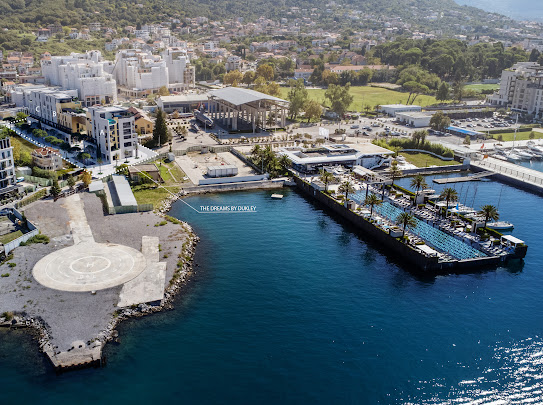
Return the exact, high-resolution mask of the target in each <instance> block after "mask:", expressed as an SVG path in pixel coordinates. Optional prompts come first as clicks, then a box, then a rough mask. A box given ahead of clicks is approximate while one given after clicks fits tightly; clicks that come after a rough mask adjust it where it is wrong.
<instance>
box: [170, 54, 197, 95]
mask: <svg viewBox="0 0 543 405" xmlns="http://www.w3.org/2000/svg"><path fill="white" fill-rule="evenodd" d="M162 58H163V60H164V62H166V67H167V69H168V84H169V88H170V89H172V90H175V91H182V90H186V89H188V88H192V87H194V82H195V72H196V71H195V69H194V66H192V65H191V64H190V59H189V56H188V55H187V50H186V49H184V48H178V47H172V48H167V49H165V50H164V51H163V52H162Z"/></svg>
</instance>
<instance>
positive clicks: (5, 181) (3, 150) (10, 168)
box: [0, 136, 17, 195]
mask: <svg viewBox="0 0 543 405" xmlns="http://www.w3.org/2000/svg"><path fill="white" fill-rule="evenodd" d="M16 183H17V180H16V175H15V164H14V163H13V147H12V146H11V141H10V139H9V136H5V137H3V138H1V139H0V195H4V194H7V193H9V192H12V191H14V190H16V189H17V186H16Z"/></svg>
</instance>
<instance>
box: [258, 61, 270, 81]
mask: <svg viewBox="0 0 543 405" xmlns="http://www.w3.org/2000/svg"><path fill="white" fill-rule="evenodd" d="M256 76H257V77H262V78H263V79H264V80H265V81H267V82H269V81H270V80H273V78H274V76H275V72H274V68H273V66H272V65H270V64H268V63H263V64H262V65H260V66H258V67H257V68H256Z"/></svg>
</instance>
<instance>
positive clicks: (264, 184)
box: [183, 180, 284, 194]
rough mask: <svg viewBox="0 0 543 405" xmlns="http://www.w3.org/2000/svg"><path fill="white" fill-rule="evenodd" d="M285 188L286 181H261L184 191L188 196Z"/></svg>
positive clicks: (207, 186)
mask: <svg viewBox="0 0 543 405" xmlns="http://www.w3.org/2000/svg"><path fill="white" fill-rule="evenodd" d="M283 186H284V180H261V181H248V182H243V183H225V184H213V185H206V186H194V187H184V188H183V191H184V192H185V193H187V194H205V193H220V192H227V191H242V190H252V189H268V188H282V187H283Z"/></svg>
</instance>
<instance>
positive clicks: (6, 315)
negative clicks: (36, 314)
mask: <svg viewBox="0 0 543 405" xmlns="http://www.w3.org/2000/svg"><path fill="white" fill-rule="evenodd" d="M2 318H5V319H6V321H11V320H12V319H13V312H9V311H7V312H4V313H3V314H2Z"/></svg>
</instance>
